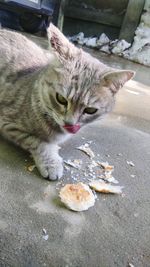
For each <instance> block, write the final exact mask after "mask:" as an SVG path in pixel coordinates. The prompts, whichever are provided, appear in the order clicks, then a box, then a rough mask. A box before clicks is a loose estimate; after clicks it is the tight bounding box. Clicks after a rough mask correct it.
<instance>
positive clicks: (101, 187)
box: [89, 180, 123, 194]
mask: <svg viewBox="0 0 150 267" xmlns="http://www.w3.org/2000/svg"><path fill="white" fill-rule="evenodd" d="M89 186H90V187H91V188H92V189H94V190H95V191H97V192H100V193H106V194H108V193H112V194H121V193H122V188H123V187H122V186H117V185H111V184H108V183H105V182H102V181H99V180H95V181H92V182H90V183H89Z"/></svg>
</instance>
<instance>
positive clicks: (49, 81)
mask: <svg viewBox="0 0 150 267" xmlns="http://www.w3.org/2000/svg"><path fill="white" fill-rule="evenodd" d="M47 36H48V40H49V45H50V47H49V50H44V49H42V48H41V47H39V46H38V45H36V44H35V43H34V42H32V41H31V40H29V39H28V38H26V37H25V36H23V35H22V34H21V33H17V32H15V31H10V30H5V29H1V30H0V134H1V135H2V136H3V137H5V138H6V139H8V140H9V141H12V142H13V143H15V144H16V145H18V146H20V147H22V148H23V149H25V150H27V151H29V152H30V153H31V154H32V156H33V158H34V160H35V164H36V166H37V168H38V170H39V172H40V173H41V175H42V176H43V177H45V178H48V179H50V180H56V179H59V178H61V177H62V175H63V160H62V158H61V157H60V156H59V153H58V151H59V144H61V143H63V142H64V141H65V140H67V138H69V137H71V135H72V134H74V133H76V132H77V131H78V130H79V129H80V128H81V127H83V126H84V125H86V124H88V123H91V122H93V121H94V120H96V119H100V118H101V117H102V116H103V115H104V114H106V113H108V112H110V111H111V110H112V108H113V106H114V102H115V95H116V93H117V92H118V90H119V88H121V87H122V86H123V85H124V83H125V82H127V81H128V80H129V79H131V78H132V77H133V75H134V72H133V71H130V70H129V71H128V70H116V69H112V68H110V67H108V66H106V65H104V64H103V63H101V62H100V61H99V60H97V59H96V58H94V57H92V56H91V55H90V54H88V53H86V52H84V51H83V50H82V49H79V48H77V47H76V46H75V45H73V44H72V43H71V42H69V40H68V39H67V38H66V37H65V36H64V35H63V33H61V32H60V31H59V30H58V29H57V28H56V27H55V26H54V25H53V24H52V23H51V24H50V26H49V27H48V29H47Z"/></svg>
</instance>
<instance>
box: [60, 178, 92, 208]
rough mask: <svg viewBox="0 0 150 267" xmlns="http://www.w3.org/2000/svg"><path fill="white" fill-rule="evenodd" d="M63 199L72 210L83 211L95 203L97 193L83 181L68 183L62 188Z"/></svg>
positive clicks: (61, 195) (61, 196)
mask: <svg viewBox="0 0 150 267" xmlns="http://www.w3.org/2000/svg"><path fill="white" fill-rule="evenodd" d="M59 196H60V198H61V201H62V202H63V203H64V204H65V205H66V206H67V207H68V208H69V209H71V210H74V211H83V210H87V209H88V208H90V207H92V206H93V205H94V204H95V195H94V194H93V192H92V190H91V189H90V188H89V186H88V185H86V184H83V183H77V184H66V185H65V186H64V187H63V188H61V190H60V193H59Z"/></svg>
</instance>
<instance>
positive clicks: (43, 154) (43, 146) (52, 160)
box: [2, 125, 63, 180]
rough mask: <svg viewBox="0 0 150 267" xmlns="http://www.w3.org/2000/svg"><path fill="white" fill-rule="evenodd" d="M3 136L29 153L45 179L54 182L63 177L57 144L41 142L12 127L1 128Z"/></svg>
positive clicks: (61, 161)
mask: <svg viewBox="0 0 150 267" xmlns="http://www.w3.org/2000/svg"><path fill="white" fill-rule="evenodd" d="M2 134H3V136H4V137H6V138H7V139H8V140H10V141H12V142H13V143H15V144H17V145H18V146H20V147H22V148H23V149H25V150H27V151H29V152H30V153H31V154H32V156H33V158H34V160H35V163H36V166H37V168H38V170H39V172H40V173H41V175H42V176H43V177H45V178H49V179H50V180H56V179H59V178H61V177H62V175H63V164H62V163H63V160H62V158H61V157H60V156H59V154H58V151H59V147H58V145H57V144H51V143H46V142H43V141H41V140H40V139H39V138H38V137H36V136H34V135H31V134H29V133H26V132H22V131H20V130H18V129H16V128H13V127H12V125H7V126H5V127H3V133H2Z"/></svg>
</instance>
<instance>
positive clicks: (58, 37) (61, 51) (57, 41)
mask: <svg viewBox="0 0 150 267" xmlns="http://www.w3.org/2000/svg"><path fill="white" fill-rule="evenodd" d="M47 36H48V40H49V43H50V48H52V50H53V52H54V53H55V54H56V55H57V56H58V57H59V58H60V59H62V60H69V59H71V58H72V57H75V55H76V54H77V50H78V49H77V48H76V47H75V46H74V45H73V44H72V43H71V42H69V40H68V39H67V38H66V37H65V36H64V34H63V33H62V32H61V31H60V30H59V29H58V28H57V27H55V26H54V25H53V24H52V23H50V26H49V27H48V29H47Z"/></svg>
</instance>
